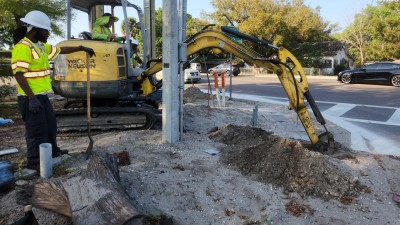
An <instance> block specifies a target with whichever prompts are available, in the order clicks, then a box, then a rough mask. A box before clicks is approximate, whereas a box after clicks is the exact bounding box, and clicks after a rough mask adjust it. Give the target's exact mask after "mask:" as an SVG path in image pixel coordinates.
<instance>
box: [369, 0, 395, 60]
mask: <svg viewBox="0 0 400 225" xmlns="http://www.w3.org/2000/svg"><path fill="white" fill-rule="evenodd" d="M365 12H366V13H365V15H366V16H367V20H368V28H369V29H368V32H369V33H370V34H371V36H372V39H371V40H370V42H369V43H368V48H367V54H368V58H369V59H370V60H375V61H378V60H379V61H382V60H390V59H399V58H400V20H399V15H400V2H387V3H382V4H379V5H378V6H377V7H372V6H369V7H367V8H366V9H365Z"/></svg>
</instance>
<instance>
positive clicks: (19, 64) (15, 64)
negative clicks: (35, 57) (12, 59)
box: [11, 61, 29, 70]
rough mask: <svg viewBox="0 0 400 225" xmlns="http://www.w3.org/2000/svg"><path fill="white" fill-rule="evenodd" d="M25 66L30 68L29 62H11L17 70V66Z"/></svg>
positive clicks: (13, 68)
mask: <svg viewBox="0 0 400 225" xmlns="http://www.w3.org/2000/svg"><path fill="white" fill-rule="evenodd" d="M18 67H19V68H24V69H27V70H28V69H29V63H27V62H21V61H20V62H16V63H13V64H11V69H12V70H15V69H17V68H18Z"/></svg>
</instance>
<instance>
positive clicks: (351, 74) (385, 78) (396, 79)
mask: <svg viewBox="0 0 400 225" xmlns="http://www.w3.org/2000/svg"><path fill="white" fill-rule="evenodd" d="M337 80H338V81H340V82H342V83H345V84H350V83H365V84H391V85H393V86H395V87H400V63H397V62H379V63H373V64H370V65H367V66H363V67H361V68H358V69H354V70H345V71H342V72H340V73H339V74H338V77H337Z"/></svg>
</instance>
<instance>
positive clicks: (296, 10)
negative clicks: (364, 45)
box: [209, 0, 336, 49]
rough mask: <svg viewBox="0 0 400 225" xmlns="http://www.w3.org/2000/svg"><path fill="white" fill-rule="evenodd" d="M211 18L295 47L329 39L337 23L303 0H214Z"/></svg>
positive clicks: (273, 41) (272, 41)
mask: <svg viewBox="0 0 400 225" xmlns="http://www.w3.org/2000/svg"><path fill="white" fill-rule="evenodd" d="M211 5H212V6H213V7H214V8H215V9H216V11H215V12H213V13H211V14H209V17H210V18H211V19H212V20H213V21H215V22H216V23H218V24H221V25H230V22H229V21H232V23H234V24H235V25H236V26H237V27H238V28H239V29H240V31H241V32H244V33H246V34H249V35H253V36H257V37H258V38H260V39H264V40H268V41H270V42H271V43H273V44H275V45H285V46H286V47H287V48H289V49H290V48H293V47H295V46H296V45H297V44H298V43H303V42H315V41H327V40H330V39H331V38H330V33H331V31H332V29H334V28H335V26H336V25H329V23H328V22H325V21H323V20H322V18H321V16H320V15H319V9H318V8H317V9H312V8H310V7H309V6H306V5H305V4H304V1H303V0H279V1H274V0H263V1H260V0H213V1H211Z"/></svg>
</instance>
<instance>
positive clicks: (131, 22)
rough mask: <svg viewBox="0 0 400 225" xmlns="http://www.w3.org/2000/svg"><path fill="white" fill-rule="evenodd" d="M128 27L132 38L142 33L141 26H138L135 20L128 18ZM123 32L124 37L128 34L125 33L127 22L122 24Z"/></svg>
mask: <svg viewBox="0 0 400 225" xmlns="http://www.w3.org/2000/svg"><path fill="white" fill-rule="evenodd" d="M128 27H129V31H130V34H129V36H130V37H136V35H137V34H138V33H139V31H140V24H138V22H137V21H136V19H135V18H133V17H128ZM121 31H122V34H123V35H125V34H126V32H125V20H123V21H122V23H121ZM135 39H136V38H135Z"/></svg>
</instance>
